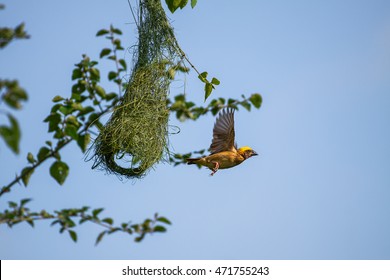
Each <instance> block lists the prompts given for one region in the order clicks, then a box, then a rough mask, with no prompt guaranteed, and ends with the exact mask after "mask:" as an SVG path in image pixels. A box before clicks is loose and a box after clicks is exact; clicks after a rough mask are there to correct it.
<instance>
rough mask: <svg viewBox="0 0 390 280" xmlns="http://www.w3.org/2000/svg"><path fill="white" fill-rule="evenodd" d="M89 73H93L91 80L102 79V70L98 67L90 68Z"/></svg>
mask: <svg viewBox="0 0 390 280" xmlns="http://www.w3.org/2000/svg"><path fill="white" fill-rule="evenodd" d="M89 73H90V74H91V80H93V81H99V80H100V71H99V69H97V68H91V69H90V70H89Z"/></svg>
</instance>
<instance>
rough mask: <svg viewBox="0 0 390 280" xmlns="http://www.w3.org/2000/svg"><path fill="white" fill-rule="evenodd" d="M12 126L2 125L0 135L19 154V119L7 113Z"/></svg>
mask: <svg viewBox="0 0 390 280" xmlns="http://www.w3.org/2000/svg"><path fill="white" fill-rule="evenodd" d="M7 116H8V119H9V121H10V123H11V126H9V127H7V126H4V125H2V126H0V136H1V137H2V138H3V139H4V141H5V143H6V144H7V146H8V147H9V148H10V149H11V150H12V151H13V152H14V153H15V154H19V142H20V136H21V135H20V128H19V124H18V121H17V120H16V119H15V118H14V117H13V116H12V115H11V114H7Z"/></svg>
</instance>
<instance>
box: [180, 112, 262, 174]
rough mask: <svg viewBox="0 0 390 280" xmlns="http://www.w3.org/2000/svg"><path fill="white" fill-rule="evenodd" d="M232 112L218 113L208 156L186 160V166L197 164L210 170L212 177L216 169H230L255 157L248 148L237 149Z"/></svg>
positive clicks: (254, 153)
mask: <svg viewBox="0 0 390 280" xmlns="http://www.w3.org/2000/svg"><path fill="white" fill-rule="evenodd" d="M234 137H235V135H234V110H233V109H227V110H223V111H222V112H220V113H219V115H218V117H217V120H216V122H215V125H214V129H213V140H212V142H211V145H210V148H209V151H210V152H211V154H210V155H208V156H204V157H201V158H188V159H187V163H188V164H199V165H202V166H206V167H208V168H209V169H210V170H212V173H211V174H210V175H211V176H213V175H214V174H215V172H217V171H218V169H226V168H231V167H234V166H236V165H239V164H240V163H242V162H243V161H245V160H246V159H248V158H250V157H252V156H257V153H256V152H255V151H254V150H252V148H250V147H248V146H244V147H241V148H237V144H236V143H235V141H234Z"/></svg>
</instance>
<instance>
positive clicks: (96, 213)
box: [92, 208, 104, 218]
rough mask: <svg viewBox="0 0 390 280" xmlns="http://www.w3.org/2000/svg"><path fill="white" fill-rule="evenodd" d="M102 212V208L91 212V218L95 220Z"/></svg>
mask: <svg viewBox="0 0 390 280" xmlns="http://www.w3.org/2000/svg"><path fill="white" fill-rule="evenodd" d="M103 210H104V208H97V209H95V210H93V211H92V216H93V217H94V218H97V216H98V215H99V214H100V213H101V212H102V211H103Z"/></svg>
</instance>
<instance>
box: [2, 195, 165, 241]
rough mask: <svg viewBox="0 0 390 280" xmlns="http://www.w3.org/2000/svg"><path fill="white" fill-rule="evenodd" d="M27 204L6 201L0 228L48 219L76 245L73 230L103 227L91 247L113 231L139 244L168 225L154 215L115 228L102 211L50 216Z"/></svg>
mask: <svg viewBox="0 0 390 280" xmlns="http://www.w3.org/2000/svg"><path fill="white" fill-rule="evenodd" d="M30 201H31V199H22V200H21V201H20V202H19V203H17V202H13V201H10V202H8V209H5V210H4V212H0V225H1V224H7V225H8V226H9V227H10V228H11V227H13V226H15V225H17V224H19V223H21V222H26V223H28V224H29V225H30V226H31V227H34V225H35V222H36V221H39V220H51V221H52V222H51V226H55V225H57V226H59V232H60V233H64V232H67V233H68V234H69V237H70V238H71V239H72V240H73V241H74V242H77V240H78V234H77V232H76V227H77V226H80V225H82V224H84V223H86V222H89V223H93V224H97V225H99V226H101V227H103V228H104V230H103V231H101V232H100V233H99V234H98V236H97V238H96V241H95V245H97V244H99V243H100V242H101V241H102V239H103V237H104V236H106V235H111V234H113V233H115V232H122V233H126V234H129V235H135V237H134V240H135V241H136V242H140V241H142V240H143V239H144V238H145V236H146V235H148V234H153V233H155V232H165V231H166V228H165V225H171V222H170V221H169V220H168V219H167V218H165V217H163V216H159V215H158V214H157V213H156V214H155V215H154V217H153V218H152V219H145V221H143V222H142V223H138V224H134V223H132V222H127V223H121V224H120V225H115V222H114V220H113V219H112V218H108V217H105V218H102V217H101V215H100V214H101V213H102V212H103V211H104V209H103V208H97V209H90V207H88V206H84V207H82V208H71V209H62V210H57V211H53V212H52V213H49V212H47V211H46V210H41V211H39V212H33V211H31V210H30V209H29V208H28V207H27V206H26V205H27V204H28V203H29V202H30Z"/></svg>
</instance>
